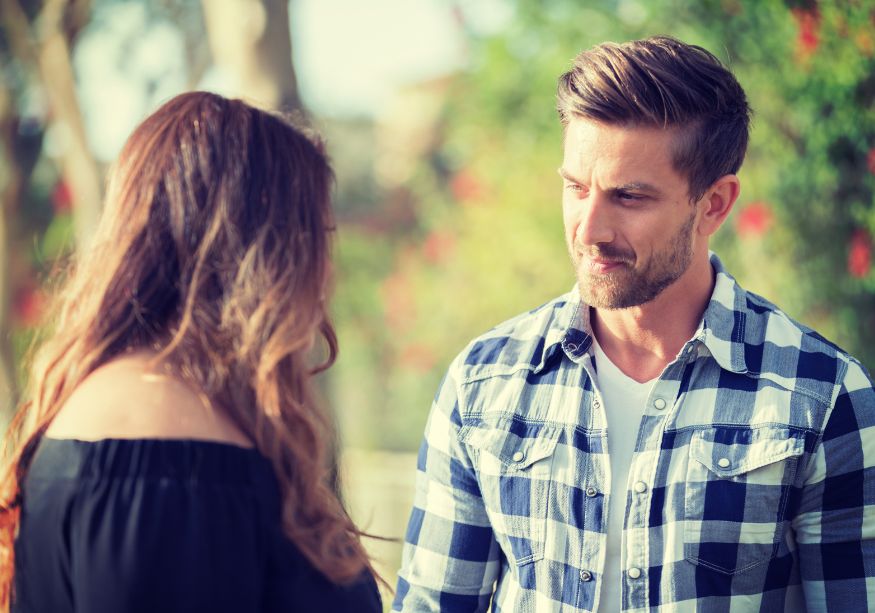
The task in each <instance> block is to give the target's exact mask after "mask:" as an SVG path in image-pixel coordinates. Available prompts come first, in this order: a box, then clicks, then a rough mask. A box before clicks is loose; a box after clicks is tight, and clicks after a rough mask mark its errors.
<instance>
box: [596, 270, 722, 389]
mask: <svg viewBox="0 0 875 613" xmlns="http://www.w3.org/2000/svg"><path fill="white" fill-rule="evenodd" d="M713 289H714V271H713V269H712V268H711V263H710V261H708V260H707V259H706V260H699V261H698V262H696V263H694V264H691V265H690V267H689V268H688V269H687V271H686V272H685V273H684V274H683V275H682V276H681V277H680V278H679V279H678V280H677V281H675V282H674V283H673V284H671V285H670V286H669V287H667V288H666V289H665V290H663V291H662V293H660V294H659V295H658V296H657V297H656V298H654V299H653V300H651V301H650V302H648V303H646V304H642V305H640V306H637V307H631V308H628V309H595V308H593V309H592V311H591V313H590V321H591V325H592V330H593V334H595V336H596V338H597V339H598V342H599V345H601V348H602V350H603V351H604V352H605V355H607V357H608V358H610V360H611V362H613V363H614V364H615V365H616V366H617V367H618V368H619V369H620V370H622V371H623V373H624V374H626V376H628V377H630V378H632V379H635V380H636V381H639V382H644V381H649V380H651V379H654V378H655V377H658V376H659V375H660V374H661V373H662V371H663V370H664V369H665V367H666V366H667V365H668V364H669V363H670V362H672V361H673V360H674V359H675V357H676V356H677V354H678V352H680V350H681V348H682V347H683V346H684V344H685V343H686V342H687V341H688V340H690V339H691V338H692V337H693V335H694V334H695V333H696V329H697V327H698V326H699V322H700V321H701V319H702V314H703V313H704V312H705V308H706V307H707V306H708V301H709V300H710V298H711V294H712V292H713Z"/></svg>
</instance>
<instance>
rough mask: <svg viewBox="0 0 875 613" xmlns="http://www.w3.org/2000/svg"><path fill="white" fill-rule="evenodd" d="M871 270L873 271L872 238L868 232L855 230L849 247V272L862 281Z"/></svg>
mask: <svg viewBox="0 0 875 613" xmlns="http://www.w3.org/2000/svg"><path fill="white" fill-rule="evenodd" d="M870 270H872V237H871V236H869V233H868V232H866V230H862V229H857V230H854V233H853V234H851V241H850V243H849V247H848V272H849V273H851V276H853V277H857V278H858V279H862V278H863V277H865V276H867V275H868V274H869V271H870Z"/></svg>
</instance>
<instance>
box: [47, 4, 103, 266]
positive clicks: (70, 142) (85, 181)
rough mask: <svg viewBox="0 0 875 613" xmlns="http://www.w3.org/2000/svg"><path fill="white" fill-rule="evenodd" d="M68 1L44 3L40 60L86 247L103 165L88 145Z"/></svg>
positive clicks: (94, 223)
mask: <svg viewBox="0 0 875 613" xmlns="http://www.w3.org/2000/svg"><path fill="white" fill-rule="evenodd" d="M68 4H69V3H68V2H67V1H66V0H48V1H47V2H46V3H45V5H44V6H43V9H42V11H41V12H40V16H39V18H38V23H39V24H40V31H39V32H38V36H39V48H38V61H39V72H40V76H41V77H42V79H41V80H42V84H43V87H44V88H45V89H46V92H47V94H48V98H49V104H50V106H51V109H52V120H53V122H54V123H55V125H56V128H59V129H60V130H62V132H63V134H64V135H65V137H66V138H65V140H66V143H65V144H66V146H65V147H64V150H63V153H62V158H61V169H62V174H63V176H64V181H65V182H66V183H67V185H69V186H70V191H71V196H72V207H73V220H74V224H75V228H76V245H77V247H78V248H79V249H82V248H84V247H85V246H87V245H88V243H89V242H90V240H91V237H92V235H93V234H94V229H95V227H96V226H97V220H98V218H99V216H100V209H101V201H102V198H103V194H102V191H103V190H102V181H101V178H100V176H101V173H100V169H99V168H98V165H97V163H96V162H95V160H94V156H93V155H92V154H91V150H90V149H89V147H88V140H87V138H86V136H85V124H84V122H83V121H82V113H81V111H80V109H79V101H78V99H77V98H76V82H75V78H74V76H73V64H72V62H71V59H70V46H69V41H68V39H67V34H66V32H65V30H64V24H63V19H64V16H65V10H66V9H67V7H68Z"/></svg>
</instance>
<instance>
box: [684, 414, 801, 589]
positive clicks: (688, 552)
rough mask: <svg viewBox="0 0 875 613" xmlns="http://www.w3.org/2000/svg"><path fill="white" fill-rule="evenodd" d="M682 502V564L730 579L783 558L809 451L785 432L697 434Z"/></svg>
mask: <svg viewBox="0 0 875 613" xmlns="http://www.w3.org/2000/svg"><path fill="white" fill-rule="evenodd" d="M689 449H690V457H689V463H688V466H687V479H686V490H685V496H684V556H685V557H686V558H687V560H689V561H691V562H693V563H694V564H698V565H701V566H704V567H707V568H710V569H712V570H716V571H719V572H722V573H725V574H736V573H741V572H744V571H746V570H748V569H751V568H753V567H755V566H758V565H760V564H763V563H765V562H768V561H769V560H770V559H772V558H773V557H774V556H775V554H776V553H777V552H778V549H779V546H780V545H781V542H782V537H783V535H784V532H785V530H786V527H787V526H786V518H785V510H786V506H787V498H788V495H789V493H790V489H791V487H792V485H793V480H794V478H795V476H796V469H797V465H798V462H799V457H800V456H801V455H802V453H803V451H804V439H803V438H802V437H801V435H798V434H797V433H793V432H791V431H790V430H789V429H788V428H783V427H780V426H764V427H760V428H732V427H715V428H709V429H706V430H700V431H697V432H695V433H694V434H693V437H692V440H691V442H690V448H689Z"/></svg>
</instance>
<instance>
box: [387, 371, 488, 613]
mask: <svg viewBox="0 0 875 613" xmlns="http://www.w3.org/2000/svg"><path fill="white" fill-rule="evenodd" d="M460 402H461V398H460V391H459V388H458V384H457V380H456V375H455V374H454V367H451V368H450V372H449V374H448V375H447V376H446V377H445V378H444V381H443V382H442V383H441V386H440V389H439V390H438V393H437V395H436V397H435V401H434V404H433V405H432V409H431V413H430V414H429V418H428V422H427V424H426V427H425V437H424V440H423V442H422V446H421V448H420V451H419V457H418V459H417V474H416V491H415V495H414V503H413V511H412V513H411V515H410V522H409V524H408V526H407V533H406V536H405V543H404V551H403V555H402V567H401V570H400V571H399V573H398V588H397V591H396V594H395V601H394V603H393V605H392V609H393V610H394V611H416V612H418V613H419V612H426V611H440V612H442V613H457V612H462V611H465V612H473V611H485V610H486V609H487V607H488V606H489V602H490V599H491V597H492V592H493V589H494V584H495V580H496V578H497V576H498V572H499V564H500V560H499V548H498V544H497V543H496V541H495V537H494V535H493V533H492V528H491V525H490V522H489V518H488V517H487V514H486V509H485V506H484V503H483V498H482V497H481V494H480V486H479V484H478V481H477V476H476V474H475V470H474V466H473V464H472V462H471V460H470V458H469V456H468V452H467V450H466V449H465V448H464V447H463V445H462V444H461V443H460V441H459V430H460V429H461V426H462V422H461V417H460V411H459V407H460Z"/></svg>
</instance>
